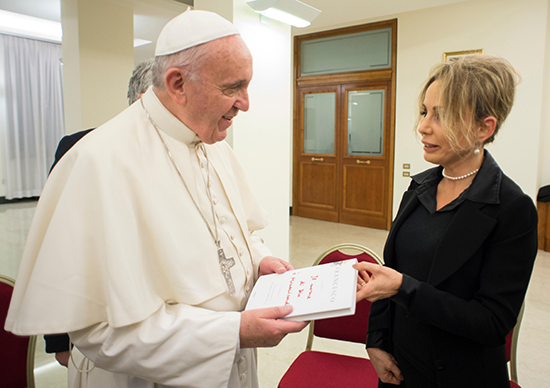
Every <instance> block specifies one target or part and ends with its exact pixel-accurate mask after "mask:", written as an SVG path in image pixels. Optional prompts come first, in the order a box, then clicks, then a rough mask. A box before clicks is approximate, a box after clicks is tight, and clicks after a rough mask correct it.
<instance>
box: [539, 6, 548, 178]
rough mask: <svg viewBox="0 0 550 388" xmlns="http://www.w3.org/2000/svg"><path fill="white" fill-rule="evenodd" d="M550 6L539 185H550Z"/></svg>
mask: <svg viewBox="0 0 550 388" xmlns="http://www.w3.org/2000/svg"><path fill="white" fill-rule="evenodd" d="M549 37H550V6H548V13H547V18H546V50H545V52H546V56H545V64H546V65H545V66H544V79H543V82H542V84H543V85H544V86H543V96H542V106H543V109H542V118H541V120H542V122H541V128H542V130H541V137H540V144H539V181H538V183H539V184H538V187H542V186H546V185H550V109H548V106H550V68H549V66H548V64H550V39H549Z"/></svg>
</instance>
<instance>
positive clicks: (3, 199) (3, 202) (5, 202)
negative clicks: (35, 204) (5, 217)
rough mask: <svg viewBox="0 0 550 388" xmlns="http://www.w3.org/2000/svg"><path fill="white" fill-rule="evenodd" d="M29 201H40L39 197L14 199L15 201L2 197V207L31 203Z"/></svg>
mask: <svg viewBox="0 0 550 388" xmlns="http://www.w3.org/2000/svg"><path fill="white" fill-rule="evenodd" d="M29 201H38V197H28V198H14V199H6V197H0V205H3V204H8V203H18V202H29Z"/></svg>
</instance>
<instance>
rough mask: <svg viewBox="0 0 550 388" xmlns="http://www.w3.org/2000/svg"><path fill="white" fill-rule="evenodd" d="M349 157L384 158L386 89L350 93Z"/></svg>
mask: <svg viewBox="0 0 550 388" xmlns="http://www.w3.org/2000/svg"><path fill="white" fill-rule="evenodd" d="M347 124H348V125H347V127H348V133H347V136H348V155H369V156H382V154H383V150H384V149H383V144H384V89H381V90H358V91H352V92H348V123H347Z"/></svg>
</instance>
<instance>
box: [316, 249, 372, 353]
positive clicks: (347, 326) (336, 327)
mask: <svg viewBox="0 0 550 388" xmlns="http://www.w3.org/2000/svg"><path fill="white" fill-rule="evenodd" d="M342 250H354V251H356V252H358V254H347V253H344V252H342ZM353 258H357V260H358V261H368V262H371V263H375V264H382V259H381V258H380V257H379V256H378V255H377V254H376V253H375V252H373V251H372V250H370V249H369V248H367V247H364V246H362V245H358V244H338V245H335V246H333V247H332V248H330V249H328V250H327V251H326V252H324V253H322V254H321V255H320V256H319V257H318V258H317V260H316V261H315V263H314V265H318V264H326V263H332V262H335V261H341V260H348V259H353ZM370 306H371V303H370V302H369V301H368V300H366V299H365V300H362V301H360V302H359V303H357V305H356V307H355V314H354V315H348V316H344V317H337V318H327V319H319V320H316V321H314V322H311V323H310V327H309V336H308V342H307V345H306V350H311V347H312V344H313V337H314V336H317V337H323V338H330V339H336V340H341V341H349V342H357V343H363V344H364V343H365V341H366V339H367V326H368V318H369V312H370Z"/></svg>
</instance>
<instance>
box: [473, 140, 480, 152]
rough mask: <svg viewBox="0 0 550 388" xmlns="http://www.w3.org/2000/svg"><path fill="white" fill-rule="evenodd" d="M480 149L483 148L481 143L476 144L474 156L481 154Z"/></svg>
mask: <svg viewBox="0 0 550 388" xmlns="http://www.w3.org/2000/svg"><path fill="white" fill-rule="evenodd" d="M480 148H481V142H479V141H478V142H477V143H476V148H475V149H474V155H479V153H480V152H481V150H480Z"/></svg>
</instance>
